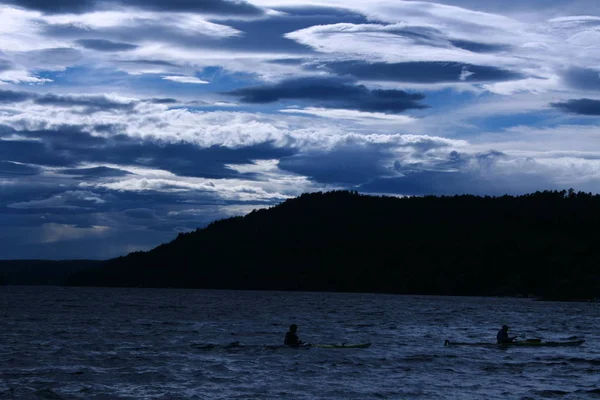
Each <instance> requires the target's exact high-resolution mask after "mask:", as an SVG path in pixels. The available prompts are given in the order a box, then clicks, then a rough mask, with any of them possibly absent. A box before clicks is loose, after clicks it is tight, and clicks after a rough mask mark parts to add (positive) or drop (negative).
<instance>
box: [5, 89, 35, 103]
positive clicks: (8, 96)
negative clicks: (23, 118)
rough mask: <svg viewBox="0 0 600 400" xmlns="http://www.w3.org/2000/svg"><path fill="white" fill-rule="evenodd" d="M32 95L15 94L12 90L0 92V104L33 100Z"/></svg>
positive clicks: (27, 93)
mask: <svg viewBox="0 0 600 400" xmlns="http://www.w3.org/2000/svg"><path fill="white" fill-rule="evenodd" d="M33 97H34V95H33V93H29V92H15V91H13V90H0V104H11V103H21V102H23V101H27V100H30V99H31V98H33Z"/></svg>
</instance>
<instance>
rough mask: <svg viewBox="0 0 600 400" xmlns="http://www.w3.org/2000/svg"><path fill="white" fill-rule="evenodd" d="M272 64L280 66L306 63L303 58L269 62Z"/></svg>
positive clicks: (280, 59)
mask: <svg viewBox="0 0 600 400" xmlns="http://www.w3.org/2000/svg"><path fill="white" fill-rule="evenodd" d="M267 62H268V63H271V64H280V65H300V64H302V63H303V62H304V59H303V58H278V59H275V60H269V61H267Z"/></svg>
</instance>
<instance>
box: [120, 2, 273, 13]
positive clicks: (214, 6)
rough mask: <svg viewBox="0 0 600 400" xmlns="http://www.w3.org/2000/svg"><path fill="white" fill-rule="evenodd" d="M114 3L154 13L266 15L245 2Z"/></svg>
mask: <svg viewBox="0 0 600 400" xmlns="http://www.w3.org/2000/svg"><path fill="white" fill-rule="evenodd" d="M112 2H116V3H120V4H121V5H124V6H129V7H138V8H143V9H146V10H153V11H169V12H198V13H208V14H217V15H237V16H258V15H262V14H263V13H264V11H263V10H262V9H260V8H258V7H256V6H255V5H253V4H250V3H248V2H246V1H243V0H201V1H198V0H112Z"/></svg>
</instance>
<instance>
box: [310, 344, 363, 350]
mask: <svg viewBox="0 0 600 400" xmlns="http://www.w3.org/2000/svg"><path fill="white" fill-rule="evenodd" d="M310 347H317V348H319V349H366V348H367V347H371V343H357V344H346V343H342V344H311V345H310Z"/></svg>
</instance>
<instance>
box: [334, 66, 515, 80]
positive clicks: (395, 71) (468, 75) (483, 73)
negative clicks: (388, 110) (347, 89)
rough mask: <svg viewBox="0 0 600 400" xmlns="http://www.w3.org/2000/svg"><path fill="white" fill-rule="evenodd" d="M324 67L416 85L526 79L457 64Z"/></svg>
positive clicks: (361, 77) (349, 73) (362, 77)
mask: <svg viewBox="0 0 600 400" xmlns="http://www.w3.org/2000/svg"><path fill="white" fill-rule="evenodd" d="M324 67H326V68H327V69H329V70H330V71H331V72H333V73H336V74H338V75H349V76H352V77H354V78H356V79H361V80H378V81H396V82H413V83H443V82H461V81H465V82H496V81H507V80H514V79H520V78H522V77H523V76H522V75H521V74H519V73H516V72H513V71H508V70H505V69H501V68H496V67H488V66H480V65H472V64H464V63H457V62H404V63H382V62H377V63H369V62H366V61H342V62H330V63H325V64H324ZM461 77H462V79H461Z"/></svg>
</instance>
